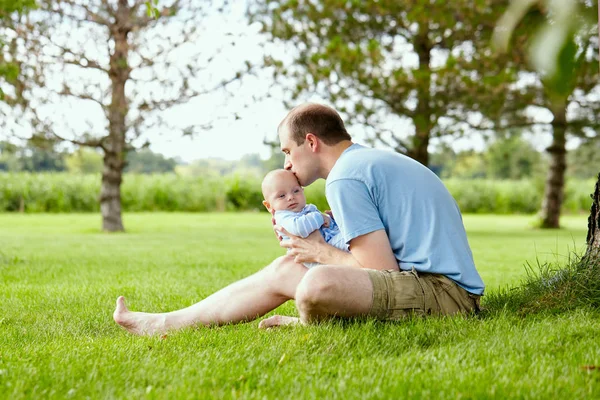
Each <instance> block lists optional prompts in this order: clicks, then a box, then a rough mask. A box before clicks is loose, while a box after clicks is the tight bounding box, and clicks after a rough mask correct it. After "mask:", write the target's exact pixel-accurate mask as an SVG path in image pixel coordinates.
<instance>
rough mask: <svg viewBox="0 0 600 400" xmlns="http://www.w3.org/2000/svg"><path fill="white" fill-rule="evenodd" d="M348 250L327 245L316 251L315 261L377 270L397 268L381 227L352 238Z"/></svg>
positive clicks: (388, 242) (396, 262)
mask: <svg viewBox="0 0 600 400" xmlns="http://www.w3.org/2000/svg"><path fill="white" fill-rule="evenodd" d="M350 251H351V253H347V252H345V251H342V250H339V249H337V248H335V247H333V246H328V245H327V246H324V247H323V248H322V249H321V251H320V252H318V253H317V262H319V263H321V264H329V265H349V266H355V267H360V268H369V269H378V270H388V269H395V270H397V269H398V261H397V260H396V256H395V255H394V253H393V252H392V247H391V246H390V241H389V239H388V237H387V234H386V233H385V230H383V229H380V230H377V231H373V232H370V233H367V234H366V235H361V236H358V237H356V238H354V239H352V240H351V241H350Z"/></svg>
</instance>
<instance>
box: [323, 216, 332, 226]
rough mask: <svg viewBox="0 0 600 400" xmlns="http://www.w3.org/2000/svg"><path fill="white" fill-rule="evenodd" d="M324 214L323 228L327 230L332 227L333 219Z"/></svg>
mask: <svg viewBox="0 0 600 400" xmlns="http://www.w3.org/2000/svg"><path fill="white" fill-rule="evenodd" d="M321 214H323V221H324V222H323V226H324V227H325V228H329V227H330V226H331V217H330V216H329V215H328V214H325V213H321Z"/></svg>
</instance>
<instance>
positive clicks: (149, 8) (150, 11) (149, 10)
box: [146, 0, 160, 19]
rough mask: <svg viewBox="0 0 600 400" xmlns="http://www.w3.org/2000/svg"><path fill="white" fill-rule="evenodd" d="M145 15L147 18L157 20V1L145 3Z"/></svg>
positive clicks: (158, 14) (158, 13) (158, 12)
mask: <svg viewBox="0 0 600 400" xmlns="http://www.w3.org/2000/svg"><path fill="white" fill-rule="evenodd" d="M146 14H147V15H148V16H149V17H153V18H155V19H158V17H160V11H159V10H158V0H152V1H147V2H146Z"/></svg>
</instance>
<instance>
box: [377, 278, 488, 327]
mask: <svg viewBox="0 0 600 400" xmlns="http://www.w3.org/2000/svg"><path fill="white" fill-rule="evenodd" d="M368 272H369V278H370V279H371V282H372V283H373V305H372V307H371V311H370V313H369V315H370V316H373V317H376V318H378V319H384V320H398V319H402V318H405V317H408V316H410V315H420V316H427V315H452V314H457V313H465V314H466V313H475V312H478V311H479V297H480V296H477V295H475V294H472V293H469V292H467V291H466V290H465V289H463V288H461V287H460V286H458V285H457V284H456V283H455V282H454V281H452V280H451V279H449V278H448V277H446V276H444V275H438V274H427V273H420V272H417V271H416V270H415V269H414V268H413V269H412V271H396V270H389V271H377V270H369V271H368Z"/></svg>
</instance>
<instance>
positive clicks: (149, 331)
mask: <svg viewBox="0 0 600 400" xmlns="http://www.w3.org/2000/svg"><path fill="white" fill-rule="evenodd" d="M113 318H114V320H115V322H116V323H117V324H119V325H121V327H123V328H124V329H126V330H127V331H129V333H133V334H134V335H140V336H152V335H159V334H163V333H165V332H166V327H165V317H164V315H161V314H149V313H143V312H133V311H129V310H128V309H127V307H126V306H125V297H123V296H119V298H118V299H117V308H116V309H115V312H114V313H113Z"/></svg>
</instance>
